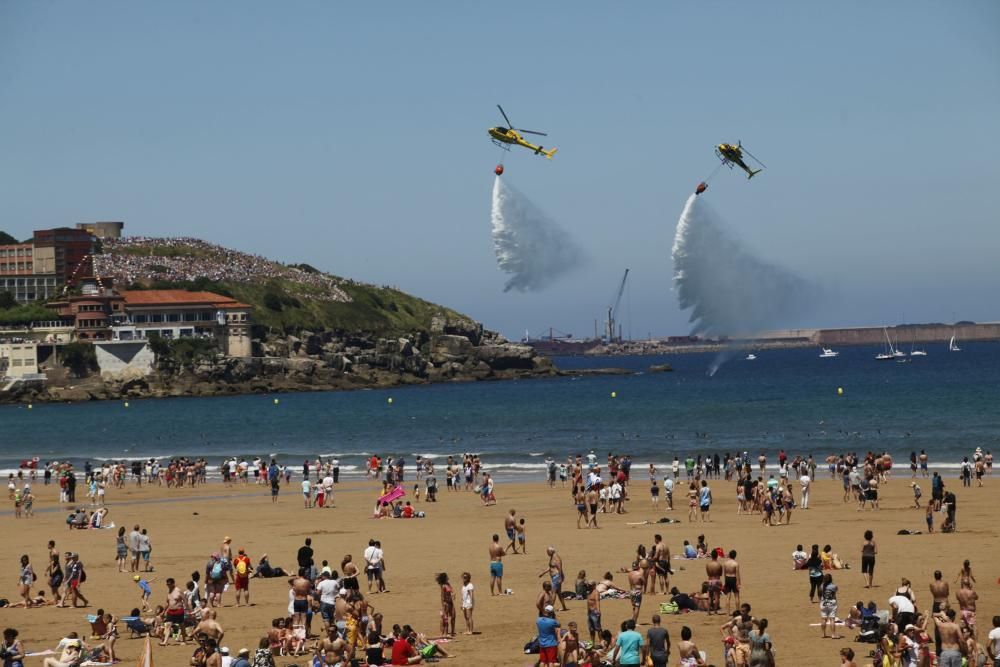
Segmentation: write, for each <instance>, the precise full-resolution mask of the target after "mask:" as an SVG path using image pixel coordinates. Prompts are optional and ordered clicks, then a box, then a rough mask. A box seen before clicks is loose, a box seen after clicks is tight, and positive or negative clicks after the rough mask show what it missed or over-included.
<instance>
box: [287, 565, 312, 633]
mask: <svg viewBox="0 0 1000 667" xmlns="http://www.w3.org/2000/svg"><path fill="white" fill-rule="evenodd" d="M288 585H289V586H291V588H292V625H293V626H301V627H303V628H304V627H305V625H306V615H307V614H308V613H309V594H310V592H311V589H312V584H311V583H310V582H309V580H308V579H306V578H305V577H292V578H291V579H289V580H288Z"/></svg>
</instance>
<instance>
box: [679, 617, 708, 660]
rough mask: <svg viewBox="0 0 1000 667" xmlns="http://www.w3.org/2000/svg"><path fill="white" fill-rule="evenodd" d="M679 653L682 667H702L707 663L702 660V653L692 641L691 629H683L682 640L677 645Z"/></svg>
mask: <svg viewBox="0 0 1000 667" xmlns="http://www.w3.org/2000/svg"><path fill="white" fill-rule="evenodd" d="M677 652H678V653H679V654H680V662H679V663H678V664H679V665H680V667H702V666H703V665H704V664H705V661H704V660H702V659H701V653H700V652H699V651H698V647H697V646H696V645H695V643H694V642H693V641H691V628H689V627H688V626H686V625H685V626H684V627H682V628H681V640H680V642H678V643H677Z"/></svg>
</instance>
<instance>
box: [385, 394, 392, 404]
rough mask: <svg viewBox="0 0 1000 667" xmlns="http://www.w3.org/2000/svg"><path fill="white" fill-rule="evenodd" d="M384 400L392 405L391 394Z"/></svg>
mask: <svg viewBox="0 0 1000 667" xmlns="http://www.w3.org/2000/svg"><path fill="white" fill-rule="evenodd" d="M386 401H387V402H388V403H389V405H392V396H390V397H389V398H387V399H386Z"/></svg>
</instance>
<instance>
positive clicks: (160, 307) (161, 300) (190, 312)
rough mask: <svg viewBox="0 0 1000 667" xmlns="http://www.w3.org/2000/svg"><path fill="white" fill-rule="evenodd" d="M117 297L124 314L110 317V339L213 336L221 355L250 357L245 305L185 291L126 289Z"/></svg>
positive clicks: (229, 299)
mask: <svg viewBox="0 0 1000 667" xmlns="http://www.w3.org/2000/svg"><path fill="white" fill-rule="evenodd" d="M121 297H122V299H123V308H124V314H123V316H121V317H117V318H114V317H113V318H112V326H111V330H112V338H111V339H112V340H121V341H128V340H141V339H147V338H149V336H151V335H154V334H155V335H157V336H160V337H161V338H166V339H177V338H191V337H213V338H215V339H216V340H217V341H218V343H219V346H220V347H221V348H222V351H223V353H224V354H226V355H228V356H231V357H249V356H251V345H250V310H251V307H250V306H248V305H247V304H245V303H240V302H239V301H237V300H235V299H232V298H230V297H227V296H222V295H220V294H214V293H212V292H188V291H185V290H129V291H123V292H122V293H121Z"/></svg>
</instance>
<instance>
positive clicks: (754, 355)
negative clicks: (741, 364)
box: [746, 353, 757, 361]
mask: <svg viewBox="0 0 1000 667" xmlns="http://www.w3.org/2000/svg"><path fill="white" fill-rule="evenodd" d="M756 358H757V355H756V354H753V353H750V354H748V355H747V356H746V360H747V361H753V360H754V359H756Z"/></svg>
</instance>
